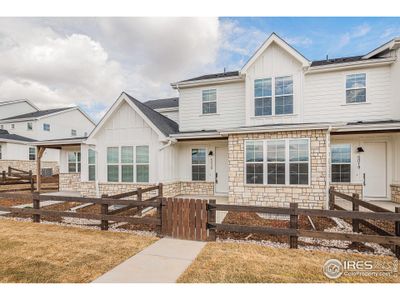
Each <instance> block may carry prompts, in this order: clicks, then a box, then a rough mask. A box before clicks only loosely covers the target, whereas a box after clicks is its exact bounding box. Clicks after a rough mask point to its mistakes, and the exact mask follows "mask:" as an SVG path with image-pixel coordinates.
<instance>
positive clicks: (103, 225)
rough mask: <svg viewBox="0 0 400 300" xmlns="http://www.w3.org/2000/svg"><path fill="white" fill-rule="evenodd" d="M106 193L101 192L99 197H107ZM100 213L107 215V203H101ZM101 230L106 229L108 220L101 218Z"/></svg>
mask: <svg viewBox="0 0 400 300" xmlns="http://www.w3.org/2000/svg"><path fill="white" fill-rule="evenodd" d="M107 197H108V195H107V194H103V195H102V196H101V198H107ZM101 214H102V215H107V214H108V204H105V203H103V204H101ZM100 228H101V230H108V220H101V225H100Z"/></svg>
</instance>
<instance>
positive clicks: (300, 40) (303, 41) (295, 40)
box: [283, 36, 313, 47]
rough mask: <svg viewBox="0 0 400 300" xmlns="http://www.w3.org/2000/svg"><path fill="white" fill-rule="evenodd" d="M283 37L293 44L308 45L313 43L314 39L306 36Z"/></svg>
mask: <svg viewBox="0 0 400 300" xmlns="http://www.w3.org/2000/svg"><path fill="white" fill-rule="evenodd" d="M283 39H284V40H285V41H286V42H288V43H289V44H290V45H292V46H303V47H308V46H310V45H312V43H313V40H312V39H311V38H309V37H306V36H297V37H284V38H283Z"/></svg>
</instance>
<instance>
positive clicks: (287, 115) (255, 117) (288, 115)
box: [250, 114, 298, 119]
mask: <svg viewBox="0 0 400 300" xmlns="http://www.w3.org/2000/svg"><path fill="white" fill-rule="evenodd" d="M295 116H298V114H282V115H265V116H251V117H250V119H272V118H279V117H295Z"/></svg>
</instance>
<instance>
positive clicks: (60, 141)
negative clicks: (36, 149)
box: [27, 137, 86, 146]
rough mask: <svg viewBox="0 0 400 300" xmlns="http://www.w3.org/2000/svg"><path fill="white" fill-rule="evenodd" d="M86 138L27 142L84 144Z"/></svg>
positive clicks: (37, 143) (55, 144) (38, 143)
mask: <svg viewBox="0 0 400 300" xmlns="http://www.w3.org/2000/svg"><path fill="white" fill-rule="evenodd" d="M85 140H86V137H85V138H81V139H65V140H57V141H51V140H50V141H37V142H27V143H30V144H32V145H36V146H42V145H54V146H57V145H66V144H83V143H84V142H85Z"/></svg>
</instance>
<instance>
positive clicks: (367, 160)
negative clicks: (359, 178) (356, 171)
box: [363, 142, 387, 198]
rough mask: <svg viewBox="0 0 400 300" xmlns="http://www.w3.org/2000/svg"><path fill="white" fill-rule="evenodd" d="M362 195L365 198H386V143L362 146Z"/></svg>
mask: <svg viewBox="0 0 400 300" xmlns="http://www.w3.org/2000/svg"><path fill="white" fill-rule="evenodd" d="M363 148H364V153H363V157H364V163H363V166H364V168H363V169H364V172H363V177H364V178H363V181H364V185H365V186H364V195H365V197H366V198H386V197H387V193H386V190H387V184H386V173H387V172H386V143H385V142H378V143H365V144H364V147H363Z"/></svg>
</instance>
